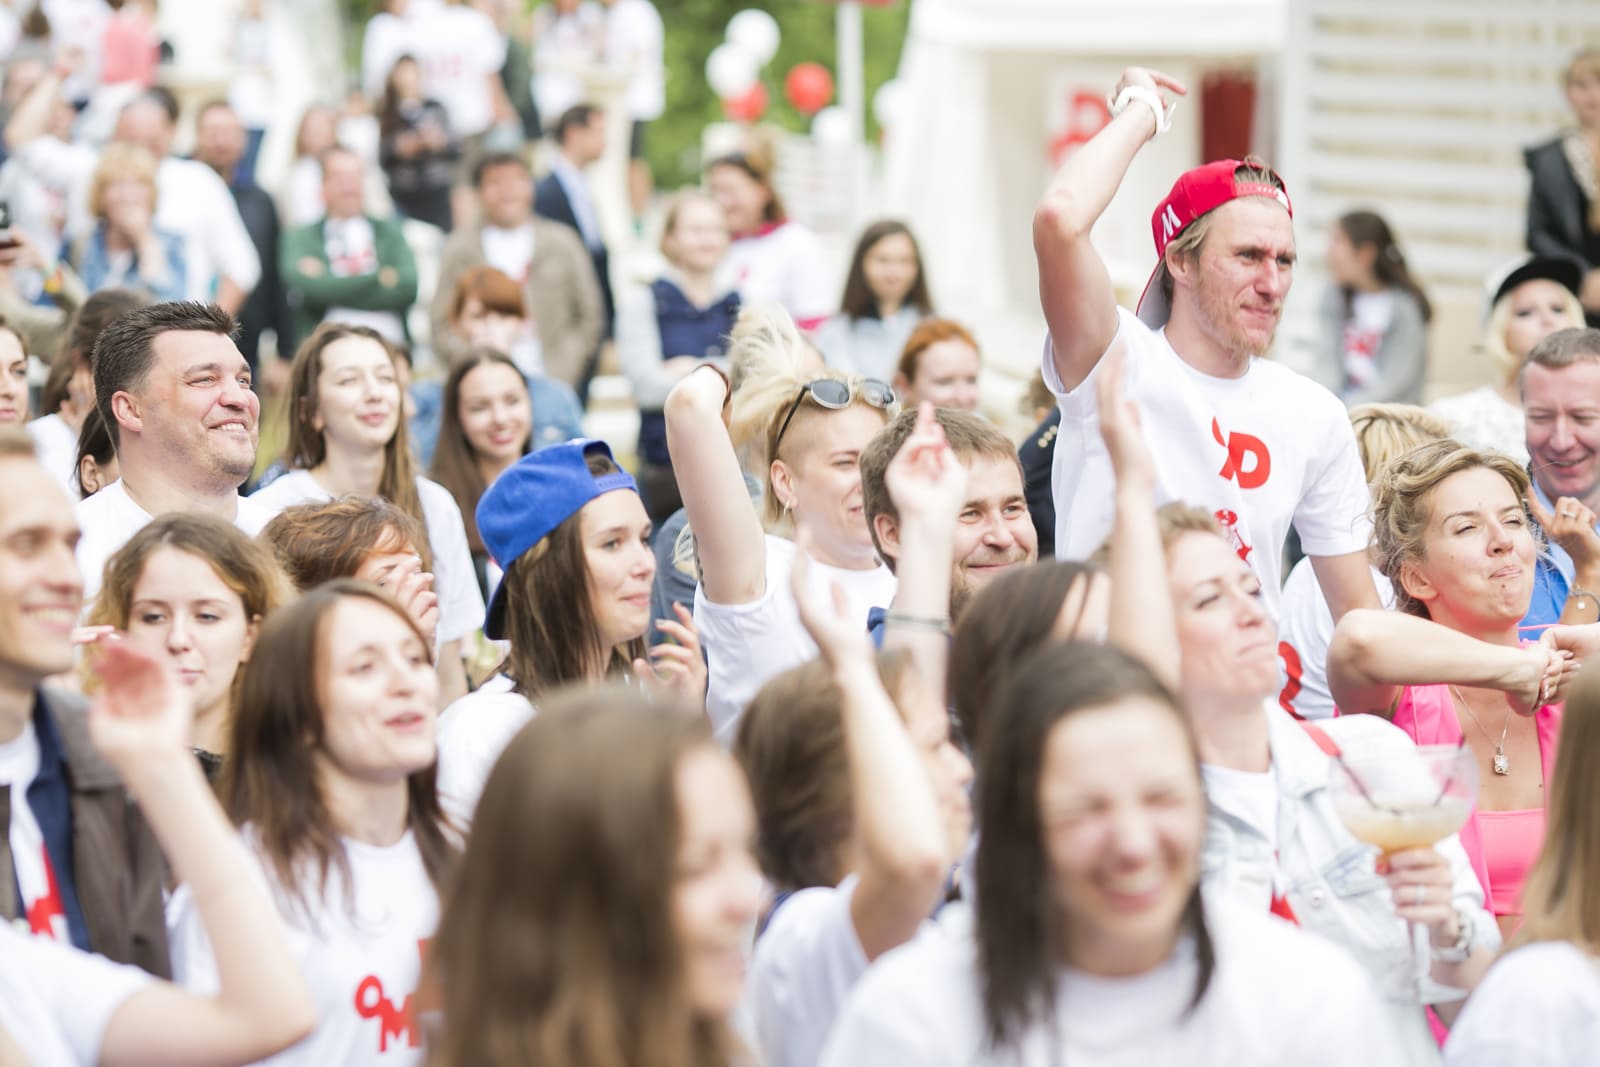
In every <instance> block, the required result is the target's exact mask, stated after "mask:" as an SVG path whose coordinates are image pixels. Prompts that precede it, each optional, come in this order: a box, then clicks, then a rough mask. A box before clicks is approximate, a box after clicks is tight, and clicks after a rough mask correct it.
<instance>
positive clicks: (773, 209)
mask: <svg viewBox="0 0 1600 1067" xmlns="http://www.w3.org/2000/svg"><path fill="white" fill-rule="evenodd" d="M718 167H731V168H733V169H734V170H737V171H740V172H742V173H743V174H745V175H746V176H748V177H749V178H750V179H751V180H752V181H754V182H755V183H756V184H757V185H759V186H761V188H762V189H764V190H766V193H767V206H766V207H765V208H763V209H762V211H761V221H763V222H783V221H784V220H786V219H787V218H788V217H789V214H788V212H786V211H785V210H784V209H783V198H782V197H780V196H779V195H778V187H777V186H776V185H774V184H773V182H772V163H771V161H770V160H768V159H766V158H764V154H762V153H757V152H748V151H747V152H734V153H732V154H730V155H726V156H721V157H719V158H717V159H713V160H712V161H711V162H710V163H708V164H706V173H707V174H710V173H711V172H712V171H714V170H716V169H717V168H718Z"/></svg>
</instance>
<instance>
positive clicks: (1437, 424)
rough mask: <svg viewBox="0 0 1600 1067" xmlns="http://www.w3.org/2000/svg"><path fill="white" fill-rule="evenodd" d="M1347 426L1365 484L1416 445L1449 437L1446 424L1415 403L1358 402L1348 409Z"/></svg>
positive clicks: (1376, 477)
mask: <svg viewBox="0 0 1600 1067" xmlns="http://www.w3.org/2000/svg"><path fill="white" fill-rule="evenodd" d="M1350 428H1351V429H1352V430H1354V431H1355V434H1356V448H1357V449H1359V450H1360V452H1361V468H1362V469H1363V470H1364V471H1366V472H1367V484H1368V485H1370V484H1372V483H1373V482H1375V481H1377V480H1378V477H1379V476H1380V475H1381V474H1383V472H1384V469H1385V468H1386V467H1388V466H1389V464H1390V463H1392V462H1394V460H1396V459H1397V458H1399V457H1400V456H1402V455H1404V454H1405V453H1407V452H1409V451H1411V450H1412V449H1413V448H1416V447H1417V446H1418V445H1422V444H1427V443H1428V442H1429V441H1438V440H1440V439H1442V438H1445V437H1449V436H1450V425H1449V423H1447V422H1445V421H1444V420H1443V419H1441V418H1440V417H1439V416H1437V415H1435V414H1433V413H1431V412H1429V411H1427V410H1425V409H1423V408H1420V407H1417V406H1416V405H1415V404H1359V405H1357V406H1356V407H1353V408H1351V409H1350Z"/></svg>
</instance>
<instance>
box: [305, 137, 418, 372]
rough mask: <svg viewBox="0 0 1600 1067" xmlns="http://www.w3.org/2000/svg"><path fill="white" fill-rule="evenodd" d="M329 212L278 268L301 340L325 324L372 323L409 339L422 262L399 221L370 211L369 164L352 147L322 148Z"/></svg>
mask: <svg viewBox="0 0 1600 1067" xmlns="http://www.w3.org/2000/svg"><path fill="white" fill-rule="evenodd" d="M321 162H322V197H323V202H324V203H325V204H326V205H327V211H328V213H327V215H326V216H325V217H323V218H322V219H321V220H320V221H318V222H313V223H312V224H311V225H309V226H302V227H300V228H299V229H296V230H290V231H289V232H288V233H287V234H285V235H284V238H283V255H282V256H281V257H280V263H279V267H280V269H281V271H282V274H283V284H284V288H285V289H287V290H288V294H289V304H290V306H291V307H292V308H294V312H295V322H296V328H297V332H298V334H299V335H300V336H301V337H304V336H305V335H306V334H309V333H310V332H311V331H312V330H314V329H316V328H317V324H318V323H319V322H348V323H353V324H356V325H360V326H370V327H372V328H373V329H374V330H377V331H378V333H380V334H382V335H383V336H384V337H386V338H388V339H389V340H391V341H394V342H396V343H405V342H406V341H407V340H408V334H407V331H406V311H407V309H409V308H410V307H411V305H412V303H413V302H414V301H415V300H416V299H417V261H416V259H415V257H413V256H412V254H411V246H410V245H408V244H406V238H405V233H404V231H403V230H401V228H400V224H399V223H398V222H396V221H394V220H393V219H380V218H375V217H373V216H371V215H368V214H367V213H366V197H365V186H366V164H365V163H364V162H362V160H361V157H360V156H358V155H356V154H355V153H354V152H352V151H351V150H350V149H348V148H338V147H336V148H330V149H328V150H327V151H326V152H324V153H322V159H321Z"/></svg>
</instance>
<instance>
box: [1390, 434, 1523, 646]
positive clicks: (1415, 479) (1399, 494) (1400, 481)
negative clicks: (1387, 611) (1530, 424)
mask: <svg viewBox="0 0 1600 1067" xmlns="http://www.w3.org/2000/svg"><path fill="white" fill-rule="evenodd" d="M1478 469H1483V470H1491V471H1494V472H1495V473H1496V474H1498V475H1500V477H1502V478H1504V479H1505V480H1506V484H1507V485H1509V486H1510V487H1511V492H1512V493H1513V494H1514V495H1515V497H1516V499H1517V500H1518V502H1520V501H1521V500H1522V498H1523V496H1524V494H1526V493H1527V491H1528V475H1527V472H1526V471H1524V470H1523V469H1522V468H1521V467H1519V466H1517V463H1516V461H1515V460H1513V459H1511V458H1510V457H1509V456H1504V455H1501V454H1500V453H1499V452H1488V451H1485V452H1479V451H1477V450H1476V449H1472V448H1468V447H1467V446H1466V445H1464V444H1462V443H1461V442H1459V441H1454V440H1451V439H1450V438H1448V437H1447V438H1444V439H1443V440H1439V441H1429V442H1428V443H1426V444H1422V445H1418V446H1417V447H1416V448H1413V449H1412V450H1411V451H1409V452H1407V453H1405V454H1404V455H1402V456H1400V457H1398V458H1397V459H1395V460H1394V461H1393V462H1391V463H1390V464H1389V466H1388V467H1387V468H1386V469H1385V470H1384V471H1383V473H1382V475H1381V476H1380V477H1379V478H1378V480H1377V482H1376V483H1375V484H1374V486H1373V492H1372V549H1373V555H1374V557H1375V559H1374V562H1375V564H1376V566H1377V568H1378V570H1379V571H1381V572H1382V573H1383V576H1384V577H1385V578H1387V579H1389V581H1391V582H1392V583H1394V596H1395V607H1396V608H1397V609H1399V610H1400V611H1404V612H1406V613H1407V614H1410V615H1416V616H1419V617H1421V618H1424V619H1426V618H1428V617H1429V616H1428V609H1427V605H1425V604H1423V603H1422V601H1420V600H1418V599H1416V598H1415V597H1413V596H1412V595H1411V594H1410V593H1409V592H1408V591H1407V590H1406V588H1405V583H1403V582H1402V581H1401V580H1400V571H1401V569H1402V568H1403V567H1404V566H1405V565H1406V564H1407V563H1412V562H1415V561H1417V560H1420V559H1421V558H1422V557H1423V556H1424V555H1425V554H1426V547H1425V545H1424V541H1425V539H1426V535H1427V530H1428V522H1429V520H1430V519H1432V517H1433V493H1434V490H1436V489H1438V488H1439V486H1440V485H1441V484H1442V483H1443V482H1444V480H1445V479H1446V478H1449V477H1451V476H1452V475H1456V474H1460V473H1462V472H1463V471H1470V470H1478Z"/></svg>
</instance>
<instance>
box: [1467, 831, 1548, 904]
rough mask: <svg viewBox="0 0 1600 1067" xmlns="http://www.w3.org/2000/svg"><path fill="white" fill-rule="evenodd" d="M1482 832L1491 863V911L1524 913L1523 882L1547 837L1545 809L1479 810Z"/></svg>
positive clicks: (1487, 855) (1484, 846) (1484, 847)
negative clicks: (1545, 833) (1545, 835)
mask: <svg viewBox="0 0 1600 1067" xmlns="http://www.w3.org/2000/svg"><path fill="white" fill-rule="evenodd" d="M1478 833H1479V835H1480V836H1481V837H1482V838H1483V856H1484V859H1486V860H1487V861H1488V863H1489V887H1488V892H1489V910H1490V911H1493V912H1494V913H1495V914H1496V915H1521V914H1522V883H1523V882H1524V881H1525V880H1526V879H1527V877H1528V871H1529V870H1530V869H1531V868H1532V867H1533V861H1534V860H1536V859H1538V858H1539V844H1540V842H1542V841H1543V840H1544V809H1543V808H1526V809H1524V810H1522V811H1480V812H1478Z"/></svg>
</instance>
